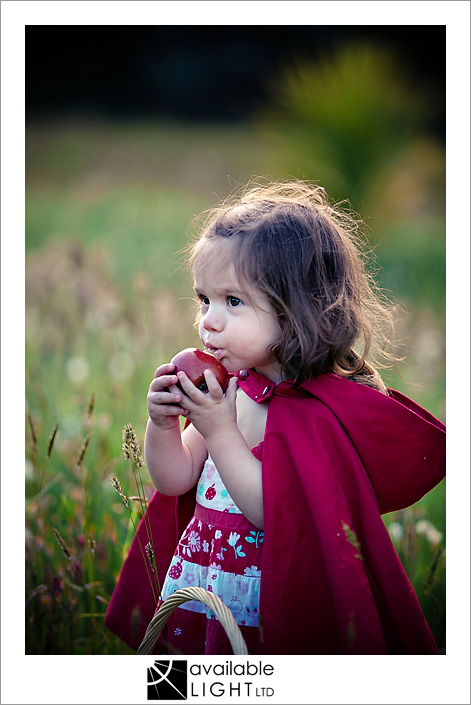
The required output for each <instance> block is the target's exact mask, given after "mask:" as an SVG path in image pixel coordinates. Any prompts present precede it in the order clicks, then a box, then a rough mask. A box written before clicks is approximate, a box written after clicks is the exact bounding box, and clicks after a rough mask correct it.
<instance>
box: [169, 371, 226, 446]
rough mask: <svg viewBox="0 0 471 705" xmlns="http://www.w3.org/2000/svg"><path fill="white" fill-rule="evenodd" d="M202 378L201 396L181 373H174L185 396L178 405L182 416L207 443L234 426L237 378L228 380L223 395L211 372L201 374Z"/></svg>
mask: <svg viewBox="0 0 471 705" xmlns="http://www.w3.org/2000/svg"><path fill="white" fill-rule="evenodd" d="M204 378H205V381H206V384H207V387H208V391H207V392H201V391H200V390H199V389H198V388H197V387H195V385H194V384H193V382H191V380H190V379H189V378H188V376H187V375H186V374H185V373H184V372H179V373H178V381H179V382H180V385H181V387H182V389H183V391H184V392H185V394H184V395H183V396H182V399H181V401H180V405H181V407H182V408H183V409H184V410H185V412H186V413H185V416H186V418H188V419H190V421H191V422H192V423H193V425H194V426H195V428H196V429H197V430H198V431H199V432H200V433H201V435H202V436H204V438H205V439H208V438H209V437H210V436H211V435H212V434H214V433H219V432H220V431H221V430H222V429H225V428H227V427H228V426H230V425H234V427H236V426H237V415H236V403H235V402H236V393H237V378H236V377H233V378H232V379H230V380H229V384H228V387H227V389H226V393H225V394H224V392H223V391H222V389H221V386H220V385H219V382H218V381H217V379H216V377H215V375H214V374H213V372H211V370H205V371H204Z"/></svg>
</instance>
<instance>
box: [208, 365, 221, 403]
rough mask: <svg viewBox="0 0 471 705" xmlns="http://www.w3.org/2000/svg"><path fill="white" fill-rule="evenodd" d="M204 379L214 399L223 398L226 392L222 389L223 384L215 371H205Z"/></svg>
mask: <svg viewBox="0 0 471 705" xmlns="http://www.w3.org/2000/svg"><path fill="white" fill-rule="evenodd" d="M204 379H205V380H206V384H207V387H208V392H209V395H210V396H211V398H212V399H222V398H223V396H224V392H223V391H222V388H221V385H220V384H219V382H218V381H217V379H216V376H215V374H214V372H212V371H211V370H205V371H204Z"/></svg>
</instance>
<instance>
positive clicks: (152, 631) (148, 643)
mask: <svg viewBox="0 0 471 705" xmlns="http://www.w3.org/2000/svg"><path fill="white" fill-rule="evenodd" d="M189 600H197V601H198V602H202V603H203V604H204V605H206V607H209V609H211V610H212V611H213V612H214V614H215V615H216V617H217V618H218V619H219V621H220V622H221V624H222V626H223V627H224V630H225V632H226V634H227V637H228V639H229V641H230V642H231V647H232V650H233V652H234V654H236V655H242V656H247V655H248V653H249V652H248V650H247V645H246V643H245V641H244V638H243V636H242V634H241V631H240V629H239V627H238V626H237V622H236V621H235V619H234V616H233V614H232V612H231V611H230V609H229V608H228V607H226V605H225V604H224V602H223V601H222V600H221V599H220V598H219V597H217V595H213V593H212V592H208V590H205V589H204V588H201V587H188V588H182V589H181V590H176V591H175V592H174V593H173V594H172V595H170V596H169V597H167V599H166V600H165V602H163V603H162V605H161V606H160V607H159V609H158V610H157V612H156V613H155V615H154V616H153V618H152V620H151V622H150V623H149V626H148V627H147V630H146V633H145V635H144V638H143V640H142V642H141V645H140V646H139V648H138V650H137V653H138V655H139V654H151V653H152V651H153V648H154V646H155V643H156V641H157V639H158V638H159V636H160V634H161V632H162V629H163V628H164V626H165V623H166V622H167V619H168V618H169V617H170V615H171V614H172V612H173V611H174V610H175V609H176V608H177V607H179V606H180V605H182V604H183V603H184V602H188V601H189Z"/></svg>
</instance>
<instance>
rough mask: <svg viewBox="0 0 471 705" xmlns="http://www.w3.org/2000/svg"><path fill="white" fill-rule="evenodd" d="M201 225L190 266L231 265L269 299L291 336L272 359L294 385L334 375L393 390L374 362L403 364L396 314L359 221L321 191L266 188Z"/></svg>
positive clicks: (246, 193) (301, 184)
mask: <svg viewBox="0 0 471 705" xmlns="http://www.w3.org/2000/svg"><path fill="white" fill-rule="evenodd" d="M195 222H197V223H199V228H200V230H199V232H200V235H199V237H198V239H197V240H196V241H195V242H194V243H193V244H192V245H190V247H189V249H188V251H187V256H188V257H187V263H188V265H189V267H190V268H191V270H192V271H193V272H196V271H198V269H200V268H202V267H205V266H207V263H208V262H213V264H214V262H215V261H217V260H218V257H219V258H220V257H221V256H223V257H226V258H227V257H228V256H229V257H230V259H231V261H232V263H233V265H234V267H235V272H236V275H237V277H238V279H239V280H240V281H242V282H246V284H247V286H248V288H249V290H250V288H252V289H253V287H256V288H257V289H258V290H259V291H261V292H263V293H264V294H265V295H266V296H267V297H268V299H269V301H270V303H271V305H272V307H273V310H274V311H275V313H276V315H277V316H278V320H279V324H280V327H281V331H282V333H281V337H280V339H279V340H278V341H277V342H276V343H275V344H274V345H273V346H272V349H271V352H272V354H273V356H274V358H275V359H276V360H277V361H278V362H279V364H280V366H281V368H282V373H283V376H284V377H285V378H288V379H293V378H294V379H295V380H296V381H297V383H300V382H301V381H303V380H304V379H306V378H308V377H316V376H318V375H319V374H321V373H323V372H328V371H329V372H335V373H336V374H338V375H341V376H343V377H347V378H350V379H354V380H355V381H357V382H362V383H364V384H368V385H370V386H373V387H375V388H377V389H380V390H382V391H384V389H385V388H384V384H383V383H382V380H381V378H380V376H379V374H378V373H377V372H376V370H375V369H374V367H372V365H371V364H369V363H368V362H367V357H368V356H369V355H372V354H373V353H376V355H377V354H378V353H379V354H380V356H381V357H382V363H379V362H378V361H377V360H376V359H375V357H374V356H373V358H374V359H375V362H374V364H375V365H378V364H381V366H383V367H385V366H387V362H391V361H393V360H395V358H394V355H393V353H392V352H391V350H392V347H391V341H392V337H393V335H392V334H393V308H394V307H393V306H392V304H391V303H390V302H389V301H388V300H387V299H386V297H385V296H384V295H383V294H382V292H381V291H380V290H379V288H378V287H377V285H376V284H375V282H374V279H373V276H372V273H371V271H372V270H371V252H369V253H368V252H367V248H366V246H365V245H366V243H367V239H366V237H365V234H366V229H365V226H364V223H363V221H361V219H360V218H359V217H358V216H357V215H356V214H354V213H352V212H351V211H350V210H348V209H347V208H346V207H345V205H344V204H338V205H334V204H331V203H330V201H329V199H328V197H327V194H326V192H325V190H324V189H323V188H322V187H320V186H317V185H315V184H312V183H309V182H306V181H290V182H275V183H273V182H270V183H263V182H261V181H260V180H257V181H252V182H250V183H249V184H248V185H247V186H246V187H244V188H243V190H242V191H241V192H239V193H237V194H235V195H233V196H232V197H230V198H229V199H228V200H226V201H224V202H223V203H221V204H219V205H217V206H216V207H215V208H213V209H211V210H210V211H208V212H206V213H204V214H203V216H201V217H200V219H199V221H195ZM223 242H224V243H225V244H226V247H221V244H222V243H223ZM227 246H229V247H227ZM354 346H355V349H354ZM358 346H359V347H358Z"/></svg>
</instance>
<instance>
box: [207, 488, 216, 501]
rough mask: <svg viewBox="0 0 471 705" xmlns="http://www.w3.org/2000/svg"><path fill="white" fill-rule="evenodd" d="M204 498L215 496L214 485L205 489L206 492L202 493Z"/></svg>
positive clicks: (209, 498)
mask: <svg viewBox="0 0 471 705" xmlns="http://www.w3.org/2000/svg"><path fill="white" fill-rule="evenodd" d="M204 496H205V497H206V499H208V500H211V499H214V498H215V496H216V490H215V489H214V485H211V487H208V489H207V490H206V493H205V495H204Z"/></svg>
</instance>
